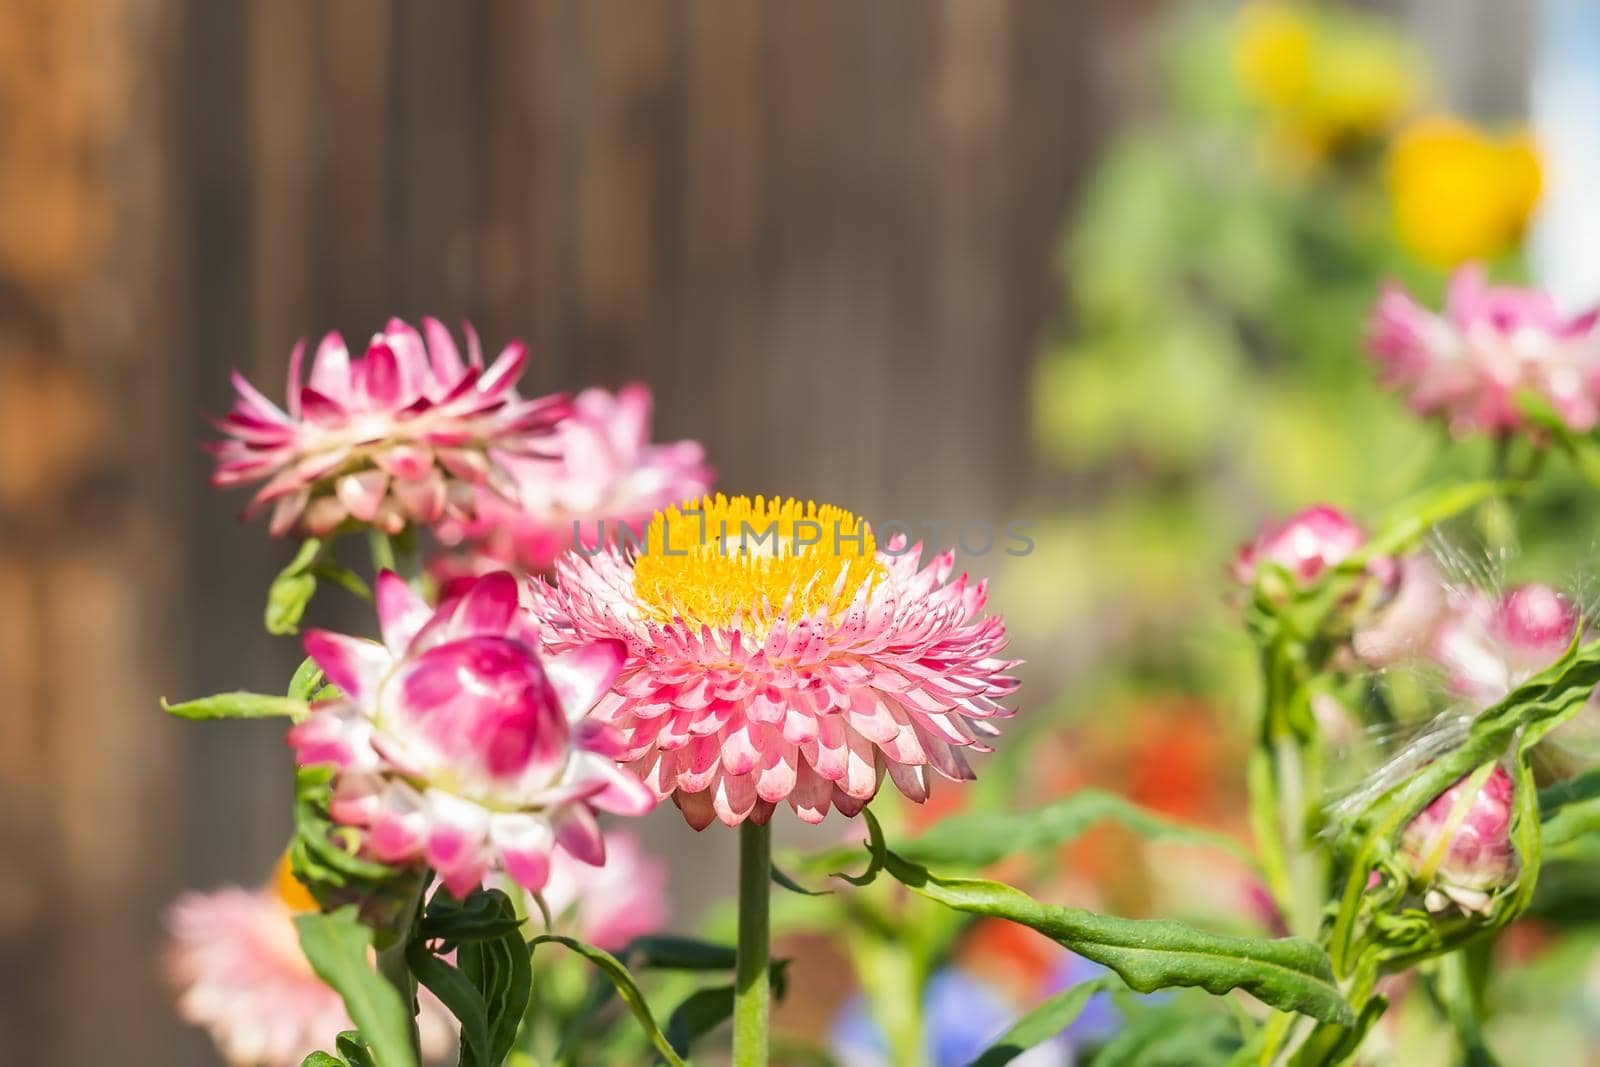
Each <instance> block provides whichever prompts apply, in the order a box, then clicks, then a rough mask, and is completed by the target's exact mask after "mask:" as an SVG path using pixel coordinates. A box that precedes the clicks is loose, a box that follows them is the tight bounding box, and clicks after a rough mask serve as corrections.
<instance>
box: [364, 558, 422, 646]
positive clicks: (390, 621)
mask: <svg viewBox="0 0 1600 1067" xmlns="http://www.w3.org/2000/svg"><path fill="white" fill-rule="evenodd" d="M377 600H378V627H379V629H380V630H381V632H382V633H383V643H384V645H385V647H387V648H388V649H389V652H390V654H391V655H394V656H399V655H400V654H401V653H402V652H404V651H405V650H406V648H407V646H409V645H410V644H411V642H412V640H413V639H414V638H415V637H416V636H417V633H418V632H419V631H420V630H421V629H422V627H423V625H424V624H425V623H427V621H428V618H429V617H430V616H431V615H432V614H433V609H432V608H431V607H429V606H428V602H427V601H426V600H424V599H423V598H422V595H421V594H420V593H418V592H417V591H416V590H415V589H412V588H411V586H410V585H408V584H407V583H406V580H405V579H404V578H402V577H400V576H399V575H398V574H396V573H395V572H394V571H390V570H386V571H383V572H382V573H380V574H379V575H378V582H377Z"/></svg>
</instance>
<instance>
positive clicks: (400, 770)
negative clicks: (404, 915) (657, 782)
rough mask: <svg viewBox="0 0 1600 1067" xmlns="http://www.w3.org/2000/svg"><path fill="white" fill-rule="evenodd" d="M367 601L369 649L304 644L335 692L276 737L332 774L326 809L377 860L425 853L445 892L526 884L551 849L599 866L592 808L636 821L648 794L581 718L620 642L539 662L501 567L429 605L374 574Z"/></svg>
mask: <svg viewBox="0 0 1600 1067" xmlns="http://www.w3.org/2000/svg"><path fill="white" fill-rule="evenodd" d="M377 599H378V615H379V620H380V622H381V624H382V630H383V641H382V643H379V642H376V641H368V640H363V639H360V638H355V637H346V636H344V635H341V634H334V633H328V632H326V631H322V630H314V631H311V632H310V633H308V634H307V635H306V639H305V644H306V651H307V653H308V654H309V655H310V656H311V658H312V659H313V660H315V661H316V663H317V665H318V666H319V667H321V668H322V670H323V672H324V673H325V674H326V675H327V677H328V680H329V681H330V682H332V683H333V684H334V685H335V686H337V687H338V689H339V692H340V696H338V697H337V698H336V699H333V700H328V701H322V702H319V703H317V704H315V705H313V706H312V713H311V716H310V718H308V719H307V720H306V721H304V722H302V723H300V724H299V725H297V726H295V727H294V728H293V729H292V730H291V731H290V734H289V741H290V744H291V745H292V746H293V747H294V749H295V751H296V754H297V757H298V759H299V761H300V763H301V764H332V765H334V767H336V768H337V774H336V777H335V780H334V785H333V795H332V801H331V803H330V805H329V813H330V814H331V815H332V817H333V819H334V820H335V821H336V822H339V823H343V824H346V825H352V826H358V827H363V828H365V830H366V834H365V841H366V845H365V847H366V851H367V852H368V853H370V854H371V855H372V856H373V857H375V858H376V859H378V860H380V861H382V862H384V863H392V864H404V863H411V862H416V861H424V860H425V861H426V862H427V863H428V865H429V866H431V867H433V868H434V869H435V870H437V871H438V872H439V875H440V877H441V878H442V879H443V880H444V882H445V885H447V886H448V887H449V888H450V891H451V892H452V893H454V894H456V895H457V896H461V895H464V893H465V892H466V891H468V890H470V889H471V888H472V887H473V886H475V885H477V884H478V882H479V881H480V880H481V879H482V877H483V875H484V874H485V873H486V872H487V871H489V870H490V869H495V868H498V869H501V870H504V871H505V872H506V873H507V874H508V875H510V876H511V878H512V879H514V880H515V881H517V882H518V883H520V884H521V885H523V886H525V887H526V888H527V889H529V890H531V891H534V892H537V891H539V890H540V889H542V888H543V887H544V884H545V881H546V879H547V878H548V876H549V871H550V857H551V850H552V848H553V846H555V845H560V846H561V847H562V848H563V849H565V850H566V851H567V852H569V853H570V854H571V855H572V856H574V857H575V858H577V859H579V860H582V861H583V862H585V863H590V864H600V863H603V862H605V842H604V840H603V839H602V837H601V834H600V828H599V825H598V823H597V822H596V821H595V815H594V810H593V809H596V808H598V809H600V810H602V811H610V812H616V813H618V814H625V815H639V814H643V813H644V812H645V811H648V810H649V809H650V808H651V807H652V806H653V804H654V800H655V798H654V797H652V796H651V795H650V794H649V792H648V791H647V790H645V789H644V788H643V787H641V786H640V784H639V782H638V781H637V780H636V779H635V778H634V777H633V776H632V775H630V774H628V773H627V772H626V771H624V770H623V769H622V768H620V767H618V766H617V764H616V763H615V761H614V758H613V757H615V756H616V755H618V754H620V753H621V751H622V742H621V738H620V737H619V736H618V735H617V734H616V732H615V731H614V730H612V729H611V728H610V727H608V726H606V725H604V724H602V723H600V722H595V721H588V720H585V718H584V715H585V713H586V712H587V711H588V710H589V708H590V707H591V706H592V705H593V704H594V702H595V700H596V699H598V698H599V696H600V694H601V693H603V692H604V691H605V690H606V687H607V686H609V685H610V683H611V681H612V679H613V678H615V677H616V673H617V669H618V667H619V666H620V665H621V663H622V646H621V645H620V644H618V643H616V642H613V641H604V640H602V641H598V642H593V643H584V644H577V645H574V646H573V647H572V648H571V649H570V650H569V651H567V652H566V653H564V654H563V655H560V656H556V657H547V658H541V657H540V656H539V655H537V654H536V652H535V639H534V635H533V633H532V630H531V622H530V620H529V619H528V617H527V616H526V615H525V614H524V613H523V612H522V611H521V610H520V609H519V605H518V600H517V584H516V580H515V579H514V578H512V577H511V575H509V574H507V573H506V572H504V571H500V572H497V573H494V574H489V575H486V576H484V577H483V578H478V579H466V580H463V581H461V582H457V583H455V584H454V585H453V586H452V587H451V588H449V589H448V590H447V591H446V595H445V596H444V597H443V598H442V599H441V601H440V603H439V605H438V606H437V607H436V608H429V607H428V605H427V604H426V603H425V602H424V601H423V600H422V599H421V598H420V597H419V596H417V595H416V594H415V593H414V592H412V590H411V589H410V587H408V586H407V585H406V583H405V582H404V581H403V580H401V579H400V578H399V577H398V576H396V575H395V574H393V573H391V572H388V571H385V572H384V573H383V574H381V575H380V576H379V578H378V586H377Z"/></svg>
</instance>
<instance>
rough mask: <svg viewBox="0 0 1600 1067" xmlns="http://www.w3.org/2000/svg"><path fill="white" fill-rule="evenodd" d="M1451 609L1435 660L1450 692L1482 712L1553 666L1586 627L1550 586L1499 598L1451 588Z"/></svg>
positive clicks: (1511, 592) (1517, 590) (1442, 627)
mask: <svg viewBox="0 0 1600 1067" xmlns="http://www.w3.org/2000/svg"><path fill="white" fill-rule="evenodd" d="M1448 606H1449V614H1448V616H1447V618H1446V619H1445V621H1444V623H1442V624H1441V625H1440V627H1439V631H1438V634H1437V636H1436V637H1435V638H1434V645H1433V654H1434V658H1435V659H1436V660H1437V661H1438V663H1439V665H1440V666H1441V667H1442V668H1443V669H1444V672H1445V677H1446V680H1447V683H1448V684H1449V686H1450V689H1451V691H1452V692H1454V693H1455V694H1456V695H1458V696H1460V697H1462V698H1464V699H1466V700H1467V701H1468V702H1469V703H1471V704H1472V705H1473V706H1474V707H1476V708H1480V709H1481V708H1487V707H1489V706H1490V705H1493V704H1496V703H1498V702H1499V701H1500V700H1501V699H1503V698H1504V697H1505V696H1506V695H1507V694H1509V693H1510V692H1511V691H1512V690H1513V689H1515V688H1516V687H1517V686H1519V685H1521V684H1522V683H1523V682H1525V681H1527V680H1528V679H1529V678H1531V677H1532V676H1533V675H1535V674H1537V673H1538V672H1539V671H1542V670H1543V669H1544V668H1546V667H1548V666H1550V664H1552V663H1554V662H1555V661H1556V659H1557V657H1559V656H1560V655H1561V653H1563V652H1565V651H1566V648H1567V645H1568V644H1570V643H1571V642H1572V638H1573V637H1574V635H1576V633H1577V631H1578V627H1579V626H1580V625H1582V623H1583V618H1582V614H1581V613H1580V612H1579V611H1578V608H1577V605H1575V604H1574V603H1573V602H1572V601H1571V600H1569V599H1568V598H1567V597H1566V596H1565V595H1563V594H1562V593H1560V592H1559V591H1557V590H1556V589H1554V588H1552V587H1551V586H1548V585H1540V584H1529V585H1519V586H1515V587H1513V588H1511V589H1510V590H1508V591H1507V592H1506V593H1505V594H1504V595H1502V596H1499V597H1495V596H1492V595H1490V594H1488V593H1484V592H1482V591H1479V590H1476V589H1452V590H1451V591H1450V593H1449V598H1448Z"/></svg>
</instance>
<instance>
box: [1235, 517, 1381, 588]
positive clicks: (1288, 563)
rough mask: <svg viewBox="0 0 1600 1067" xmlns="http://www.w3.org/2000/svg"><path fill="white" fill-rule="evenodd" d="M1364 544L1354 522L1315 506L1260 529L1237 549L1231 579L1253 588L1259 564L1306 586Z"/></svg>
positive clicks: (1364, 535) (1258, 573)
mask: <svg viewBox="0 0 1600 1067" xmlns="http://www.w3.org/2000/svg"><path fill="white" fill-rule="evenodd" d="M1366 541H1367V535H1366V534H1365V533H1364V532H1363V531H1362V529H1361V527H1360V526H1358V525H1356V523H1355V520H1353V519H1351V518H1350V517H1349V516H1348V515H1346V514H1345V513H1344V512H1342V511H1340V510H1339V509H1338V508H1334V507H1329V506H1328V505H1326V504H1317V505H1315V506H1313V507H1309V508H1306V509H1305V510H1304V511H1301V512H1299V513H1297V514H1295V515H1293V516H1291V517H1290V518H1289V519H1288V520H1286V521H1284V522H1282V523H1279V524H1276V525H1274V524H1266V525H1263V526H1262V528H1261V531H1260V532H1259V533H1258V534H1257V535H1256V539H1255V540H1254V541H1252V542H1250V543H1248V544H1244V545H1241V546H1239V551H1238V553H1237V554H1236V555H1235V556H1234V560H1233V568H1232V573H1233V577H1234V580H1235V581H1237V582H1239V584H1241V585H1254V584H1255V582H1256V579H1257V578H1258V577H1259V576H1260V574H1261V569H1262V566H1263V564H1272V565H1274V566H1276V567H1281V568H1282V569H1283V570H1285V571H1287V572H1288V573H1289V576H1290V577H1291V578H1292V579H1293V580H1294V582H1295V584H1296V585H1299V586H1310V585H1311V584H1312V583H1313V582H1315V581H1316V580H1317V579H1318V578H1321V577H1322V575H1323V574H1324V573H1325V572H1326V571H1327V570H1328V569H1329V568H1331V567H1335V566H1337V565H1338V564H1340V563H1342V562H1344V560H1346V559H1348V558H1349V557H1350V556H1351V554H1353V553H1354V552H1355V551H1356V550H1357V549H1359V548H1360V547H1361V546H1362V545H1364V544H1366Z"/></svg>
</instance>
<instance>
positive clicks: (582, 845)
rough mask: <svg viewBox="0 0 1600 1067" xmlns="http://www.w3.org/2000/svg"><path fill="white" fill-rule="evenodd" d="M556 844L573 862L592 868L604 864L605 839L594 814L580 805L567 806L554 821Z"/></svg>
mask: <svg viewBox="0 0 1600 1067" xmlns="http://www.w3.org/2000/svg"><path fill="white" fill-rule="evenodd" d="M555 829H556V844H558V845H560V846H561V848H562V850H563V851H565V852H566V853H567V854H568V855H570V856H571V857H572V858H573V859H575V860H581V861H582V862H584V863H587V864H589V865H590V866H592V867H603V866H605V862H606V839H605V835H604V834H602V833H601V832H600V823H599V822H598V821H596V819H595V817H594V812H592V811H590V810H589V809H588V808H586V807H584V806H583V805H582V804H572V805H568V806H567V807H566V808H564V809H562V811H561V813H560V814H559V815H557V816H556V819H555Z"/></svg>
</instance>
